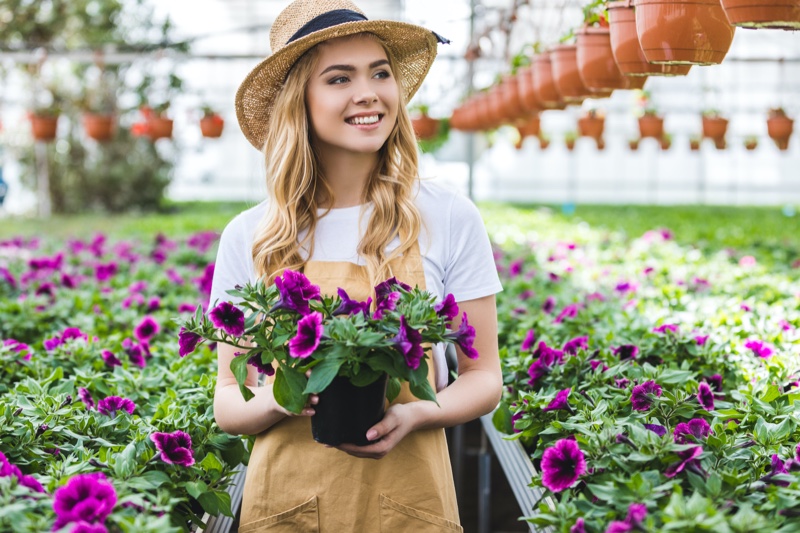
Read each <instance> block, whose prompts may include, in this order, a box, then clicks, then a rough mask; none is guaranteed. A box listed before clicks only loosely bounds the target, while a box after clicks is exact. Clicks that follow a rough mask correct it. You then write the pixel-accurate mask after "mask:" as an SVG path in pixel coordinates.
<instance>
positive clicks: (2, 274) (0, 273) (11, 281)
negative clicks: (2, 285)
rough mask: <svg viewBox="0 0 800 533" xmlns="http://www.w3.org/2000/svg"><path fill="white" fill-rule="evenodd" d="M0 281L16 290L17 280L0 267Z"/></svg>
mask: <svg viewBox="0 0 800 533" xmlns="http://www.w3.org/2000/svg"><path fill="white" fill-rule="evenodd" d="M0 280H3V281H4V282H6V283H7V284H8V285H10V286H11V288H12V289H16V288H17V280H16V279H15V278H14V276H13V275H12V274H11V272H10V271H9V270H8V269H7V268H4V267H0Z"/></svg>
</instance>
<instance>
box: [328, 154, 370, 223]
mask: <svg viewBox="0 0 800 533" xmlns="http://www.w3.org/2000/svg"><path fill="white" fill-rule="evenodd" d="M321 159H322V170H323V173H324V175H325V181H326V183H327V184H328V187H330V189H331V191H332V192H333V198H334V200H333V204H332V205H328V204H330V200H329V199H324V202H323V205H321V206H320V207H324V208H331V209H338V208H342V207H352V206H355V205H359V204H362V203H364V191H365V188H366V186H367V182H368V181H369V178H370V175H371V174H372V172H373V170H374V169H375V165H376V164H377V162H378V154H353V153H341V152H340V153H336V154H331V153H326V154H323V157H321Z"/></svg>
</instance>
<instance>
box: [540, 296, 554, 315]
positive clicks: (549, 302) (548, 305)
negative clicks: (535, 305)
mask: <svg viewBox="0 0 800 533" xmlns="http://www.w3.org/2000/svg"><path fill="white" fill-rule="evenodd" d="M555 308H556V299H555V298H553V297H552V296H548V297H547V299H546V300H545V301H544V303H543V304H542V311H543V312H544V313H545V314H548V315H549V314H550V313H552V312H553V309H555Z"/></svg>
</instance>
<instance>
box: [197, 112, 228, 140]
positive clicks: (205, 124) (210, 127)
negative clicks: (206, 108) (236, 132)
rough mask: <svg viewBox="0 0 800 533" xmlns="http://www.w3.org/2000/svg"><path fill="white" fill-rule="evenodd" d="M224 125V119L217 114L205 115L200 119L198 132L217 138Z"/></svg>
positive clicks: (210, 137) (204, 135) (220, 134)
mask: <svg viewBox="0 0 800 533" xmlns="http://www.w3.org/2000/svg"><path fill="white" fill-rule="evenodd" d="M224 127H225V120H223V118H222V117H221V116H219V115H216V114H214V115H206V116H204V117H203V118H201V119H200V132H201V133H202V134H203V137H208V138H209V139H217V138H219V137H222V129H223V128H224Z"/></svg>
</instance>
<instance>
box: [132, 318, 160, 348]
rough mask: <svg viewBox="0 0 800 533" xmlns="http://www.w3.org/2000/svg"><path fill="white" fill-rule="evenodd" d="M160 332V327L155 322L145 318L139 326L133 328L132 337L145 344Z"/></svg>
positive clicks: (152, 319)
mask: <svg viewBox="0 0 800 533" xmlns="http://www.w3.org/2000/svg"><path fill="white" fill-rule="evenodd" d="M159 331H161V326H160V325H159V324H158V322H156V320H155V319H154V318H153V317H152V316H150V315H147V316H145V317H144V318H143V319H142V321H141V322H139V325H138V326H136V327H135V328H133V335H134V336H135V337H136V338H137V339H139V341H140V342H147V341H149V340H150V339H152V338H153V336H155V335H157V334H158V332H159Z"/></svg>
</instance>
